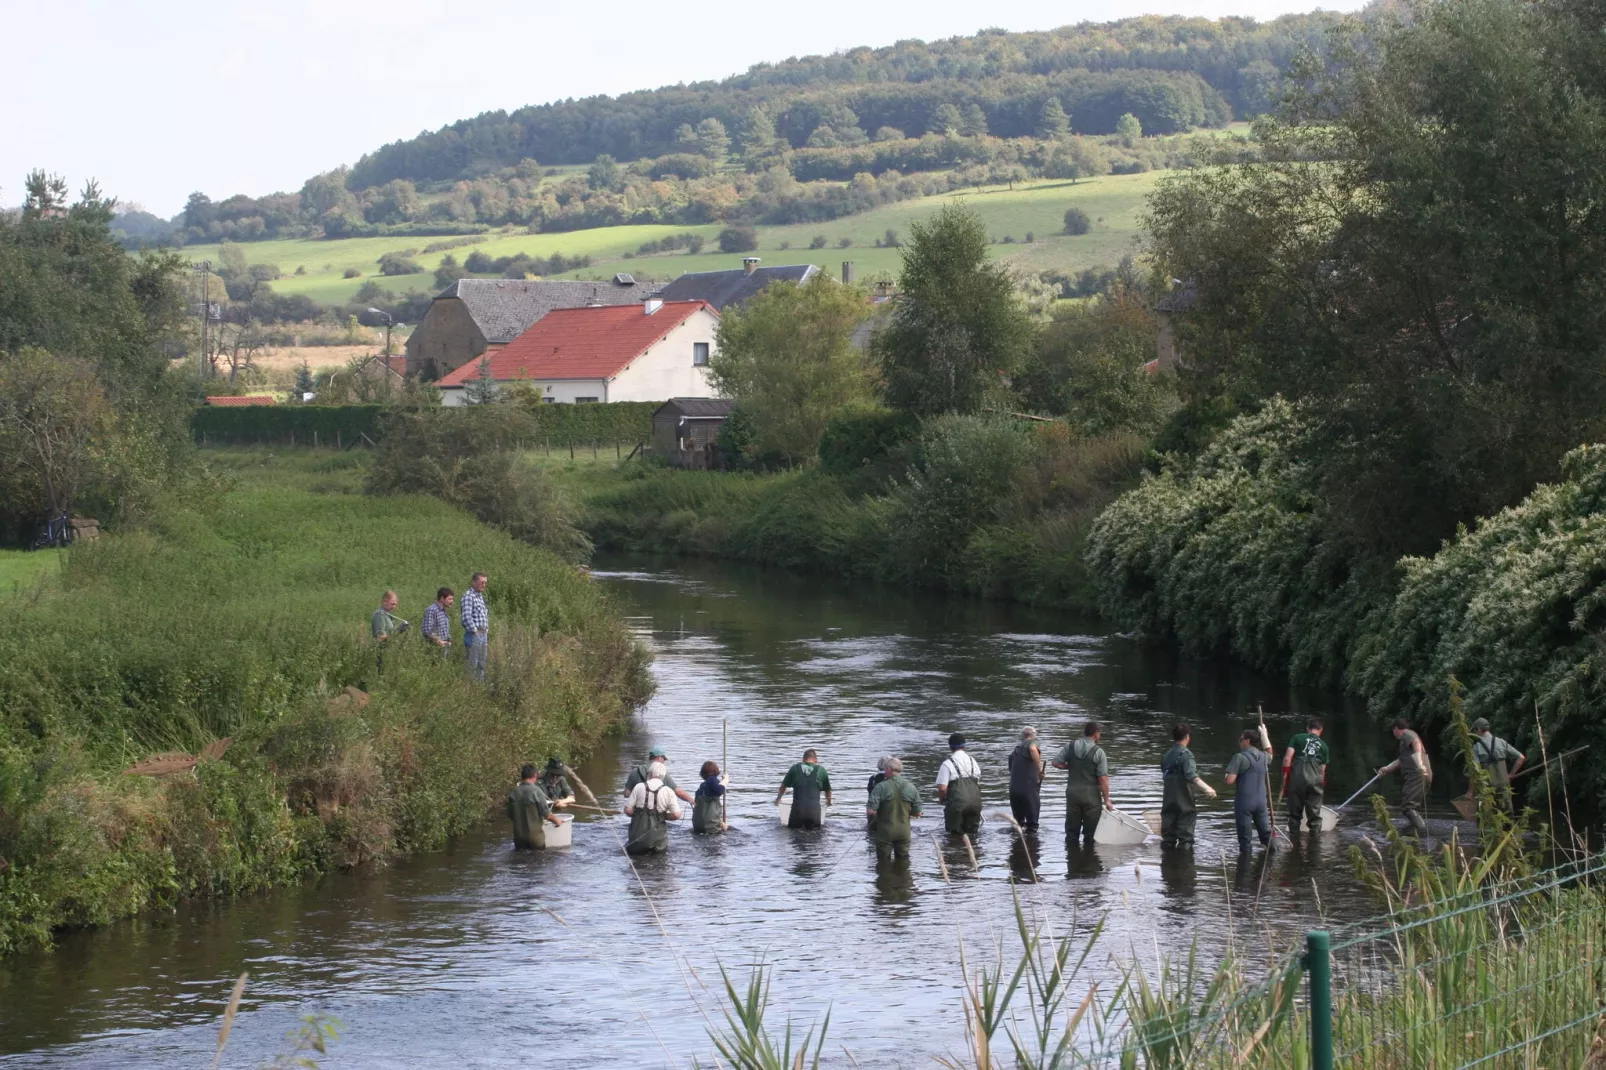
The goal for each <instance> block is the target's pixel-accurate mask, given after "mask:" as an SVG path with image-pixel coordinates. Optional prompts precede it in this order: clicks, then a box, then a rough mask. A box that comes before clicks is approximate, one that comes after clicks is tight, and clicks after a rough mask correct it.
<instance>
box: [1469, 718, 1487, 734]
mask: <svg viewBox="0 0 1606 1070" xmlns="http://www.w3.org/2000/svg"><path fill="white" fill-rule="evenodd" d="M1472 730H1473V731H1474V732H1487V731H1489V719H1488V718H1487V717H1479V718H1478V719H1477V720H1476V721H1473V722H1472Z"/></svg>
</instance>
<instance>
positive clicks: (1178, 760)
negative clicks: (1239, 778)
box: [1160, 724, 1216, 847]
mask: <svg viewBox="0 0 1606 1070" xmlns="http://www.w3.org/2000/svg"><path fill="white" fill-rule="evenodd" d="M1171 738H1172V739H1173V740H1175V741H1176V742H1175V743H1173V744H1172V746H1171V749H1170V750H1168V751H1166V752H1165V757H1164V758H1161V759H1160V775H1161V777H1162V778H1163V780H1164V783H1165V801H1164V802H1163V803H1161V805H1160V844H1161V846H1163V847H1192V846H1193V827H1194V823H1195V822H1196V821H1197V820H1198V817H1199V808H1198V806H1197V804H1195V802H1194V797H1193V793H1194V790H1195V789H1198V790H1199V791H1202V792H1204V793H1205V794H1206V795H1208V796H1210V797H1211V798H1212V799H1214V798H1215V797H1216V789H1215V788H1212V787H1211V786H1210V785H1209V784H1206V783H1205V782H1204V778H1203V777H1201V776H1200V775H1199V763H1198V762H1196V761H1194V760H1193V751H1191V750H1189V749H1188V744H1190V743H1192V742H1193V731H1192V729H1190V728H1189V727H1188V726H1187V725H1186V724H1178V725H1177V726H1176V727H1175V728H1173V729H1172V730H1171Z"/></svg>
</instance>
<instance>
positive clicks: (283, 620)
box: [0, 449, 650, 954]
mask: <svg viewBox="0 0 1606 1070" xmlns="http://www.w3.org/2000/svg"><path fill="white" fill-rule="evenodd" d="M202 456H203V460H204V462H205V464H206V466H207V468H208V469H209V471H210V472H211V477H210V478H209V479H206V480H203V481H201V483H200V484H199V486H198V488H196V489H192V490H191V491H190V492H189V493H188V495H187V497H186V498H185V499H184V500H182V501H174V502H170V503H168V505H167V506H166V507H164V508H162V509H161V510H159V511H158V512H157V513H156V515H155V518H154V519H153V520H152V521H151V522H150V523H149V525H148V526H147V527H146V528H144V529H141V530H134V531H125V532H122V533H119V534H117V535H109V536H107V537H104V538H102V539H101V540H99V542H98V543H96V544H93V545H87V546H83V547H75V548H74V549H73V550H71V551H70V552H69V553H68V554H67V555H66V558H65V565H64V567H63V569H62V573H61V577H60V580H59V581H58V582H56V583H53V584H51V585H50V586H49V587H48V588H47V589H46V591H45V593H44V594H43V595H42V596H41V597H39V598H17V599H7V600H6V608H7V610H8V616H9V617H10V619H11V622H12V627H11V628H9V629H7V630H6V632H5V634H4V635H3V636H0V857H3V858H4V859H5V860H6V866H5V867H4V868H3V869H0V954H5V953H7V952H10V951H14V950H17V949H19V948H23V947H29V946H39V945H43V944H47V943H48V942H49V941H50V939H51V936H52V934H53V933H54V932H55V931H57V930H58V929H60V928H63V927H78V926H84V925H94V924H100V923H104V922H106V921H110V920H112V919H114V918H117V917H123V916H127V915H130V914H134V913H137V912H139V911H141V910H145V909H148V908H151V907H160V906H167V905H171V904H173V903H174V902H177V901H179V900H181V899H186V898H203V897H214V896H222V897H227V896H231V895H237V894H241V893H245V892H250V891H253V890H257V889H260V888H265V887H269V886H272V885H275V884H283V883H286V882H289V881H294V880H298V879H300V878H302V877H304V876H306V875H308V874H313V873H317V872H320V871H323V870H327V869H330V868H334V867H340V866H350V865H357V864H362V863H366V862H371V861H374V860H382V859H384V858H386V857H389V856H391V855H395V854H398V853H404V852H408V851H415V850H422V849H429V848H432V847H437V846H440V845H441V844H443V843H444V842H445V841H446V840H447V838H448V837H450V836H452V835H454V834H456V833H458V832H461V831H463V830H464V829H466V828H468V827H470V826H471V825H473V824H475V823H477V822H479V821H481V820H483V819H484V817H485V815H486V814H487V812H488V811H489V808H490V806H491V805H492V803H493V802H494V801H495V800H497V799H498V798H500V796H501V795H502V794H503V793H504V792H505V791H506V790H507V786H508V785H509V784H510V783H511V782H512V779H513V776H514V772H515V771H516V770H517V768H518V766H519V765H520V764H521V763H522V762H525V761H534V760H537V759H539V758H544V757H546V756H548V755H560V756H564V757H574V756H577V755H578V754H580V753H583V752H584V751H585V750H586V749H588V748H589V747H590V746H592V745H593V744H594V743H595V742H596V741H597V740H598V739H599V738H600V737H601V735H602V734H604V733H606V732H608V731H610V730H612V729H613V728H615V727H616V726H617V725H619V724H620V723H621V722H622V721H623V719H624V718H625V717H626V716H627V715H628V713H629V712H630V710H631V709H633V708H634V707H635V706H636V705H637V704H639V703H640V702H642V701H643V700H644V699H645V696H646V694H647V692H648V689H649V687H650V684H649V682H648V678H647V676H646V672H645V664H644V654H643V653H642V651H641V650H640V648H639V647H637V645H636V644H635V642H634V640H633V639H632V638H631V636H630V634H629V632H628V631H627V630H626V628H625V627H624V625H623V623H622V621H621V620H620V619H619V618H618V616H617V615H616V614H615V613H614V611H613V608H612V607H611V605H610V604H609V603H608V601H607V600H606V598H605V597H604V596H603V595H602V593H601V592H600V591H599V590H598V589H597V588H596V587H595V586H593V585H592V584H591V583H590V581H589V580H588V579H586V578H585V577H584V576H582V575H581V574H579V573H578V572H577V571H576V570H574V569H573V568H572V567H570V566H569V565H567V564H565V563H564V562H562V561H560V560H559V559H558V558H557V557H555V556H553V555H551V554H549V553H546V552H544V551H541V550H538V549H535V548H533V547H531V546H528V545H525V544H523V543H519V542H517V541H515V540H513V539H511V538H509V537H508V536H506V535H504V534H502V533H500V532H497V531H495V530H493V529H491V528H489V527H487V526H485V525H482V524H480V523H478V522H476V521H475V520H473V519H472V518H470V517H468V516H467V515H466V514H464V513H462V512H459V511H457V510H454V509H452V508H450V507H448V506H446V505H445V504H443V503H441V502H439V501H436V500H433V499H430V498H424V497H419V496H395V497H381V496H374V495H369V494H365V493H363V486H364V476H365V474H366V471H367V467H368V463H369V459H368V458H367V457H365V456H362V455H359V454H346V453H334V452H316V453H315V452H313V451H307V450H302V451H262V450H243V449H242V450H209V451H203V454H202ZM476 569H483V570H485V571H486V572H488V573H489V574H490V575H491V577H492V582H491V586H490V588H489V592H488V600H489V603H490V610H491V614H492V622H493V626H492V652H491V658H492V667H491V672H490V675H489V677H488V680H487V682H486V683H485V685H483V686H478V685H474V684H471V683H469V682H467V681H466V680H465V679H464V677H463V672H462V667H461V663H460V661H456V662H454V661H451V660H445V659H443V658H442V657H441V656H440V655H439V654H438V653H436V651H435V648H431V647H428V646H426V645H425V644H423V643H422V642H421V641H420V640H419V638H418V637H417V636H416V635H415V634H413V633H408V634H406V635H404V636H402V637H400V638H399V639H398V640H396V641H394V642H393V643H392V644H390V645H388V646H387V647H386V648H385V658H384V664H383V666H382V667H381V666H380V664H379V663H378V661H377V660H376V654H377V650H376V647H375V644H374V643H373V641H372V640H371V639H370V638H369V637H368V618H369V615H370V614H371V613H372V612H373V610H374V607H375V606H376V605H377V603H378V599H379V596H380V594H381V592H383V591H384V590H385V589H386V588H392V589H395V590H396V591H397V593H398V594H399V596H400V598H401V604H400V607H399V609H398V613H399V614H400V615H401V616H403V617H405V618H408V619H410V620H412V621H413V622H414V623H415V625H416V624H417V623H419V622H420V621H421V618H422V615H423V610H424V607H425V606H426V605H427V604H428V602H429V601H430V600H431V599H432V598H433V596H434V592H435V589H436V588H437V587H438V586H440V585H441V584H449V585H451V586H453V587H456V588H457V589H458V590H462V589H463V587H464V586H465V585H466V584H467V582H468V579H469V575H470V573H471V572H473V571H474V570H476ZM459 657H460V655H459ZM347 688H356V689H357V690H358V691H360V692H361V695H360V696H359V695H354V694H352V693H351V692H348V691H347V690H346V689H347ZM185 756H188V757H185ZM157 758H160V759H162V760H163V761H165V762H169V763H171V762H173V761H174V760H178V766H179V768H177V769H175V770H173V771H172V772H170V773H168V774H166V775H152V776H129V775H125V773H124V770H126V769H129V768H131V767H133V766H134V765H135V763H140V762H145V761H150V760H153V759H157ZM197 758H198V759H199V760H198V761H192V759H197ZM188 765H193V768H188Z"/></svg>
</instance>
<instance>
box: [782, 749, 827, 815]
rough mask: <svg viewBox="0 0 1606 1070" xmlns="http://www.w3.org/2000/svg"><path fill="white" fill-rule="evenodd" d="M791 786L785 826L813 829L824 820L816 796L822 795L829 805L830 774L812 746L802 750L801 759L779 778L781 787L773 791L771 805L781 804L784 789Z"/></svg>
mask: <svg viewBox="0 0 1606 1070" xmlns="http://www.w3.org/2000/svg"><path fill="white" fill-rule="evenodd" d="M787 788H791V789H792V811H791V813H790V814H789V815H788V816H787V819H786V827H787V828H792V829H817V828H819V827H820V825H821V824H823V823H824V820H825V811H824V810H823V809H821V807H820V796H822V795H823V796H825V805H826V806H830V805H831V774H830V773H827V772H826V771H825V766H823V765H821V764H820V756H819V754H818V753H816V752H815V751H814V749H813V748H810V749H809V750H806V751H804V752H803V760H802V761H801V762H797V763H795V764H794V765H793V766H792V768H790V769H788V770H787V771H786V776H785V777H783V778H782V779H781V788H780V790H779V791H777V792H776V793H775V805H776V806H779V805H781V800H782V799H783V798H785V797H786V789H787Z"/></svg>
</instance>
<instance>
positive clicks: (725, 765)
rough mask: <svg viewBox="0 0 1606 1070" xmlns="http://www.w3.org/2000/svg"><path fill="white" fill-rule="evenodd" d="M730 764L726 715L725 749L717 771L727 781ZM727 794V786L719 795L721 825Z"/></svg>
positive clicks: (728, 727) (729, 728)
mask: <svg viewBox="0 0 1606 1070" xmlns="http://www.w3.org/2000/svg"><path fill="white" fill-rule="evenodd" d="M730 766H731V720H730V718H729V717H727V718H725V751H724V753H723V754H721V755H720V758H719V771H720V772H722V773H724V774H725V779H726V780H727V781H729V780H730V775H731V768H730ZM729 794H730V789H729V788H728V787H727V788H726V790H725V792H724V794H722V795H721V796H720V797H719V823H720V824H721V825H723V824H724V823H725V796H726V795H729Z"/></svg>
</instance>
